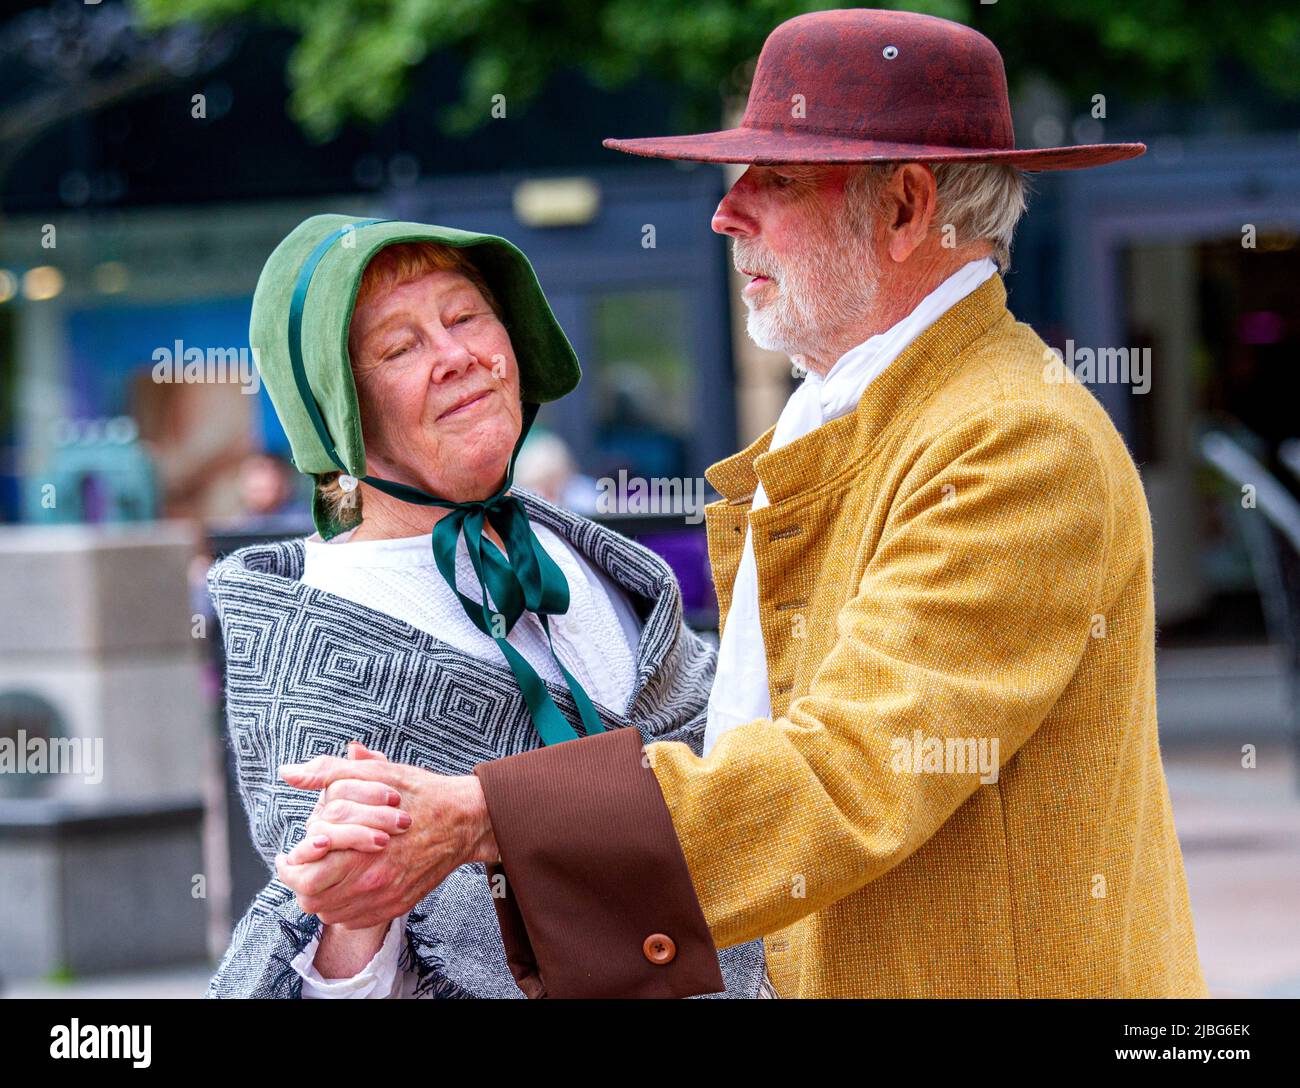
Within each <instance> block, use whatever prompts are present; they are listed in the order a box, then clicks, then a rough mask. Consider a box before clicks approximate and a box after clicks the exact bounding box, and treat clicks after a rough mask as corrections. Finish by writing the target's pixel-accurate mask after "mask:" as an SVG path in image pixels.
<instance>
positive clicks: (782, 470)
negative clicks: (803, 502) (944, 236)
mask: <svg viewBox="0 0 1300 1088" xmlns="http://www.w3.org/2000/svg"><path fill="white" fill-rule="evenodd" d="M1006 303H1007V291H1006V287H1005V285H1004V284H1003V282H1002V277H1001V276H993V277H992V278H991V279H989V280H987V281H985V282H984V283H983V284H981V285H980V286H979V287H977V288H976V289H975V290H974V291H972V292H971V293H970V294H969V295H967V296H966V297H965V298H964V299H962V300H961V301H960V302H958V303H957V304H956V305H955V306H953V307H952V308H951V309H950V310H948V311H947V312H945V313H944V314H943V315H942V316H941V317H939V318H938V320H936V321H935V322H934V324H933V325H931V326H930V327H929V328H928V329H926V330H925V331H924V332H923V333H921V335H920V336H918V337H917V338H916V339H915V340H914V341H913V342H912V343H911V344H910V345H909V346H908V347H907V348H906V350H904V351H903V353H902V354H901V355H899V357H898V358H897V359H895V360H894V362H893V363H891V364H890V365H889V366H888V367H887V368H886V369H885V371H884V373H882V374H880V375H879V376H878V377H877V378H876V379H875V380H874V381H873V382H872V383H871V384H870V385H869V386H867V390H866V392H865V393H863V395H862V399H861V400H860V401H859V402H858V406H857V407H856V408H855V409H854V410H853V411H852V412H850V413H849V414H848V415H845V416H841V417H840V418H839V419H835V420H831V421H830V422H829V423H826V424H823V425H822V426H821V427H818V428H817V430H815V431H812V432H811V433H809V434H806V435H804V436H803V437H802V438H799V439H796V440H795V441H794V442H791V443H790V444H789V445H788V446H783V447H782V448H781V449H779V450H774V451H769V447H770V446H771V444H772V434H773V432H774V431H775V429H776V428H775V426H773V427H769V428H768V429H767V430H766V431H764V432H763V434H762V435H760V436H759V437H758V438H757V439H756V440H755V441H754V442H752V443H751V444H750V445H749V446H747V447H746V448H745V449H743V450H741V451H740V452H739V453H736V454H733V455H732V456H730V457H728V458H726V459H724V460H722V461H719V462H718V463H717V464H715V465H713V466H711V467H710V468H709V469H708V470H706V472H705V476H706V478H707V479H708V481H709V483H711V484H712V485H713V486H714V487H715V488H716V489H717V491H718V493H719V494H720V495H721V496H722V497H723V499H724V500H726V501H727V502H729V503H744V502H747V501H749V500H750V499H752V498H753V495H754V492H755V491H756V490H757V488H758V484H759V481H762V484H763V490H764V491H765V492H766V493H767V496H768V499H769V500H770V501H772V502H773V503H775V502H779V501H781V500H782V499H785V498H789V497H790V496H792V495H794V494H797V493H798V492H799V491H801V490H803V489H805V488H806V487H807V486H808V485H809V483H815V482H821V481H823V480H827V479H830V478H831V477H832V476H837V475H840V474H841V473H844V472H848V471H850V470H851V468H852V467H854V466H856V465H857V463H858V462H859V461H861V460H862V459H863V458H865V457H866V456H867V455H868V454H869V453H870V452H871V448H872V446H873V445H874V444H875V441H876V439H877V438H878V437H879V436H880V433H881V432H882V431H883V430H884V429H885V426H886V425H887V424H888V423H889V422H890V421H891V420H893V419H894V418H895V417H896V416H897V415H899V414H900V412H902V411H904V410H905V409H906V407H907V406H908V405H909V404H915V405H919V404H920V403H921V402H923V401H924V400H925V399H926V397H927V395H928V394H929V393H930V391H931V390H932V389H933V388H934V387H935V385H937V384H938V382H939V381H940V380H941V379H942V378H943V377H944V375H946V374H947V373H948V372H949V369H950V367H951V364H952V362H953V360H954V359H956V357H957V356H958V355H960V354H961V353H962V352H963V351H964V350H965V349H966V348H967V347H969V346H970V344H972V343H973V342H974V341H975V340H976V339H978V338H979V337H980V336H981V335H983V334H984V333H985V332H987V331H988V330H989V329H990V328H992V327H993V325H994V324H996V323H997V322H998V321H1000V320H1002V319H1003V318H1004V317H1008V318H1009V317H1010V314H1009V313H1008V311H1007V305H1006ZM846 450H847V451H853V455H852V456H850V457H848V458H846V457H845V456H844V451H846Z"/></svg>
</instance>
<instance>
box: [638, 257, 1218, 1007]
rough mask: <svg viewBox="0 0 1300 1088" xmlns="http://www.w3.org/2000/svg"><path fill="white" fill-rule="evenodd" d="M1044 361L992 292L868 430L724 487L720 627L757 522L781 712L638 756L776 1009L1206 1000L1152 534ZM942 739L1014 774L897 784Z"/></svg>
mask: <svg viewBox="0 0 1300 1088" xmlns="http://www.w3.org/2000/svg"><path fill="white" fill-rule="evenodd" d="M1048 359H1050V356H1048V355H1047V354H1046V347H1045V345H1044V344H1043V342H1042V340H1040V339H1039V338H1038V336H1036V335H1035V334H1034V332H1033V331H1032V330H1031V329H1030V328H1029V327H1028V326H1026V325H1023V324H1019V323H1017V322H1016V321H1015V320H1014V318H1013V317H1012V315H1011V314H1010V313H1009V312H1008V311H1007V308H1006V291H1005V289H1004V287H1003V284H1002V280H1001V279H1000V278H999V277H994V278H993V279H991V280H989V281H988V282H987V283H985V284H984V285H983V286H982V287H980V288H979V289H978V290H977V291H975V292H974V293H973V294H971V295H970V296H968V297H967V298H966V299H965V300H963V301H962V302H961V303H959V304H958V305H957V306H955V307H954V308H953V309H952V310H950V311H949V312H948V313H947V314H945V315H944V316H943V317H942V318H940V320H939V321H938V322H937V323H936V324H934V325H933V326H931V327H930V329H928V330H927V331H926V332H925V333H924V334H923V335H922V336H921V337H920V338H919V339H917V340H916V341H915V342H914V343H913V344H912V345H911V347H910V348H909V349H908V350H907V351H905V352H904V353H903V354H902V355H901V356H900V357H899V358H898V359H897V360H895V362H894V363H893V364H892V365H891V366H890V367H889V368H888V369H887V370H886V371H885V372H884V373H883V374H882V375H881V376H880V377H878V378H877V379H876V380H875V381H874V382H873V383H872V384H871V385H870V386H869V387H868V389H867V391H866V394H865V395H864V396H863V398H862V400H861V402H860V404H859V405H858V407H857V409H856V410H855V411H854V412H853V413H851V414H850V415H848V416H845V417H843V418H841V419H838V420H836V421H834V422H831V423H829V424H827V425H825V426H823V427H821V428H820V429H818V430H816V431H814V432H813V433H812V434H810V435H807V436H806V437H804V438H802V439H800V440H798V441H796V442H794V443H792V444H791V445H789V446H787V447H785V448H783V449H780V450H777V451H775V452H766V451H767V447H768V445H769V443H770V441H771V432H770V431H769V432H768V433H767V434H765V435H763V437H762V438H760V439H759V440H758V441H757V442H755V443H754V444H753V445H752V446H750V447H749V448H748V449H747V450H745V451H743V452H742V453H740V454H737V455H736V456H734V457H731V458H729V459H727V460H725V461H723V462H721V463H719V464H717V465H715V466H713V468H711V469H710V470H709V473H708V477H709V480H710V481H711V482H712V483H713V485H714V486H715V487H716V488H717V489H718V491H719V492H720V493H721V494H722V495H723V496H724V499H723V501H722V502H719V503H714V504H713V505H711V506H710V507H709V508H708V510H707V518H708V532H709V549H710V556H711V559H712V563H713V573H714V579H715V581H716V583H717V586H718V589H719V597H720V604H721V607H722V610H723V614H724V622H725V613H726V609H727V606H728V604H729V598H730V589H731V586H732V585H733V583H734V580H735V575H736V568H737V566H738V564H739V561H740V555H741V550H742V545H743V542H744V536H745V528H746V525H747V524H748V525H749V526H750V527H751V528H752V530H753V534H754V548H755V556H756V559H757V564H758V584H759V596H760V609H761V620H762V627H763V638H764V641H765V643H766V648H767V658H768V674H769V683H770V687H771V697H772V708H773V714H774V716H775V717H774V720H761V721H755V722H751V723H749V724H747V725H744V726H741V727H740V728H738V729H735V730H733V731H732V732H730V733H728V734H726V735H725V736H724V737H723V738H722V740H721V741H720V742H719V743H718V745H717V746H716V748H715V749H714V751H713V753H712V754H711V756H710V757H709V758H707V759H701V758H698V757H696V756H695V755H693V754H692V753H691V752H690V750H689V749H688V748H687V747H686V746H685V745H682V744H655V745H651V746H650V747H649V748H648V749H647V752H648V754H649V756H650V759H651V764H652V766H653V769H654V773H655V777H656V779H657V780H658V783H659V786H660V788H661V789H662V791H663V795H664V799H665V801H666V802H667V805H668V809H669V812H670V813H671V816H672V823H673V827H674V829H675V831H676V832H677V836H678V839H679V840H680V842H681V846H682V850H683V852H684V854H685V857H686V862H687V865H688V867H689V869H690V873H691V878H692V881H693V883H694V885H695V891H696V894H697V895H698V897H699V901H700V905H701V906H702V908H703V910H704V915H705V918H706V920H707V922H708V924H709V928H710V931H711V933H712V935H713V937H714V939H715V941H716V943H717V945H718V946H719V947H725V946H727V945H731V944H736V943H738V942H741V941H746V940H750V939H752V938H755V937H758V936H766V942H765V943H766V949H767V954H768V960H769V968H768V970H769V974H770V977H771V979H772V981H773V983H774V984H775V987H776V989H777V991H778V992H779V993H780V994H781V996H783V997H895V996H913V997H966V996H969V997H1055V996H1062V997H1064V996H1069V997H1163V996H1202V995H1204V994H1205V992H1206V991H1205V984H1204V981H1203V979H1202V976H1201V970H1200V965H1199V962H1198V960H1197V954H1196V940H1195V936H1194V934H1193V930H1192V919H1191V913H1190V910H1189V907H1188V900H1187V888H1186V882H1185V878H1184V875H1183V863H1182V856H1181V853H1180V851H1179V847H1178V840H1177V837H1176V836H1175V832H1174V821H1173V815H1172V812H1171V810H1170V804H1169V794H1168V789H1167V787H1166V784H1165V776H1164V771H1163V769H1162V767H1161V763H1160V750H1159V745H1158V741H1157V736H1156V699H1155V662H1154V618H1153V600H1152V581H1151V555H1152V550H1151V522H1150V515H1149V513H1148V510H1147V504H1146V499H1145V497H1144V495H1143V491H1142V485H1141V481H1140V480H1139V477H1138V474H1137V471H1136V469H1135V467H1134V465H1133V462H1132V460H1131V459H1130V457H1129V455H1128V453H1127V451H1126V449H1125V447H1124V444H1123V441H1122V440H1121V438H1120V436H1119V434H1118V433H1117V432H1116V431H1115V428H1114V427H1113V426H1112V424H1111V421H1110V419H1109V417H1108V416H1107V415H1106V413H1105V411H1104V410H1103V409H1102V408H1101V406H1100V405H1099V404H1098V402H1097V401H1096V399H1095V398H1094V397H1093V396H1092V395H1091V394H1090V393H1089V392H1088V391H1087V390H1086V389H1085V388H1083V387H1082V386H1080V385H1078V384H1075V383H1073V382H1070V383H1068V384H1067V383H1063V382H1059V381H1058V382H1054V381H1050V380H1048V377H1050V376H1052V370H1051V368H1048V367H1047V365H1046V364H1047V361H1048ZM1056 373H1057V374H1059V371H1057V372H1056ZM759 480H761V481H762V483H763V486H764V489H765V491H766V493H767V495H768V496H769V498H770V500H771V505H770V506H769V507H767V508H766V509H763V510H760V511H758V512H756V513H754V514H753V515H752V516H751V515H750V511H749V504H750V502H751V500H752V496H753V493H754V489H755V485H756V483H757V481H759ZM929 738H937V740H933V741H930V740H929ZM950 738H951V739H954V740H955V741H960V744H957V745H954V746H952V747H951V751H952V752H953V753H954V757H955V753H956V750H957V748H958V747H962V748H965V749H966V750H967V751H969V750H972V749H971V748H970V746H971V745H973V744H975V743H977V742H978V741H979V740H980V739H982V740H983V741H984V742H985V743H986V745H987V744H988V743H989V742H991V741H992V740H993V739H995V738H996V740H997V742H998V746H999V759H998V762H999V763H1000V769H999V773H998V776H997V780H996V782H990V783H981V781H980V774H979V772H978V771H974V772H973V773H953V770H954V764H952V763H951V762H950V763H949V764H948V765H947V772H948V773H944V771H943V769H942V768H941V767H940V765H939V764H936V763H933V762H932V761H930V760H927V763H926V765H927V766H929V767H931V770H930V771H926V770H924V769H922V770H921V771H920V772H919V773H917V771H916V770H915V767H916V766H917V765H918V764H915V763H910V762H908V761H907V760H904V761H903V764H902V766H901V768H900V766H899V760H898V759H897V758H896V756H897V754H898V753H899V752H900V751H901V750H902V749H901V748H900V739H906V740H907V741H909V742H911V743H915V742H917V741H920V742H921V745H920V746H921V747H922V748H923V749H924V750H926V751H928V752H931V753H933V752H935V751H937V750H939V749H938V748H936V747H935V746H936V745H941V746H942V748H943V750H945V751H946V750H948V749H949V747H950V746H948V745H947V741H948V740H949V739H950ZM927 741H929V746H928V747H926V742H927ZM986 751H991V748H987V747H986ZM988 777H991V776H988Z"/></svg>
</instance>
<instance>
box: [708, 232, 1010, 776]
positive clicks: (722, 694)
mask: <svg viewBox="0 0 1300 1088" xmlns="http://www.w3.org/2000/svg"><path fill="white" fill-rule="evenodd" d="M996 272H997V266H996V265H995V264H994V263H993V261H991V260H990V259H989V258H987V257H984V258H981V259H979V260H974V261H969V262H967V263H966V264H964V265H962V267H961V268H959V269H958V270H957V271H956V272H954V273H953V274H952V275H951V276H949V277H948V278H947V279H946V280H944V281H943V283H941V284H939V286H938V287H936V288H935V289H934V290H933V291H931V292H930V293H929V294H928V295H926V296H925V298H923V299H922V300H921V301H920V302H919V303H918V304H917V306H916V308H915V309H914V310H912V312H911V313H910V314H908V315H907V316H906V317H905V318H903V319H902V320H901V321H899V322H898V323H897V324H896V325H893V326H892V327H891V328H888V329H886V330H885V331H884V332H882V333H878V334H877V335H875V336H873V337H871V338H870V339H868V340H864V341H863V342H862V343H861V344H859V345H858V346H857V347H854V348H850V349H849V350H848V351H846V352H845V353H844V354H843V355H841V356H840V357H839V359H838V360H837V361H836V363H835V365H834V366H833V367H831V368H830V370H829V371H828V372H827V373H826V376H825V377H824V378H823V377H822V376H821V375H819V374H815V373H813V372H812V371H809V372H808V374H807V375H806V376H805V377H804V380H803V382H802V383H801V384H800V385H799V387H798V388H797V389H796V390H795V391H794V392H793V393H792V394H791V395H790V399H789V401H788V402H786V406H785V408H784V409H782V411H781V416H780V418H779V419H778V420H777V422H776V430H775V431H774V432H773V434H772V443H771V445H770V446H769V447H768V448H769V450H778V449H780V448H781V447H782V446H787V445H789V444H790V443H791V442H794V441H796V440H797V439H800V438H802V437H804V436H805V435H807V434H809V433H811V432H812V431H815V430H816V429H817V428H818V427H820V426H822V424H824V423H829V422H830V421H831V420H833V419H838V418H839V417H840V416H844V415H847V414H848V413H849V412H851V411H852V410H853V409H854V408H855V407H856V406H857V403H858V401H859V400H861V399H862V394H863V393H864V392H865V391H866V389H867V386H868V385H870V384H871V382H872V381H874V380H875V379H876V378H877V377H878V376H879V375H880V374H882V373H884V371H885V368H886V367H888V366H889V364H890V363H892V362H893V361H894V360H895V359H897V358H898V357H899V355H901V354H902V353H903V351H904V349H906V348H907V347H908V345H909V344H911V343H912V341H913V340H915V339H916V338H917V337H918V336H920V335H921V333H923V332H924V331H925V330H926V329H928V328H929V327H930V326H931V325H933V324H934V323H935V321H937V320H938V319H939V318H940V317H941V316H942V315H943V314H944V313H946V312H947V311H948V310H950V309H951V308H952V307H953V306H955V305H956V304H957V303H958V302H960V301H961V300H962V299H964V298H965V297H966V296H967V295H969V294H970V293H971V292H972V291H974V290H975V288H977V287H979V286H980V284H982V283H983V282H984V281H985V280H987V279H989V278H990V277H991V276H993V275H994V273H996ZM767 505H768V500H767V495H766V494H765V493H764V491H763V485H762V484H761V483H760V484H759V485H758V488H757V490H756V491H755V492H754V502H753V505H752V507H751V510H761V509H763V507H765V506H767ZM767 681H768V677H767V652H766V649H765V647H764V645H763V628H762V626H761V625H760V623H759V615H758V567H757V565H756V564H755V561H754V537H753V533H752V532H751V531H746V533H745V549H744V551H743V552H742V553H741V557H740V566H739V567H738V568H737V570H736V582H735V586H734V588H733V590H732V596H731V608H730V610H729V611H728V612H727V625H726V628H725V630H724V631H723V634H722V641H721V643H720V644H719V646H718V671H717V674H716V675H715V677H714V680H713V690H712V691H711V692H710V693H709V713H708V721H707V723H706V725H705V729H704V754H705V755H706V756H707V755H708V754H709V752H710V751H711V750H712V748H713V746H714V745H715V744H716V743H717V742H718V738H719V737H721V736H722V735H723V734H724V733H726V732H728V731H730V730H732V729H735V728H736V726H738V725H744V724H745V723H746V722H752V721H754V720H755V719H758V718H770V717H771V716H772V701H771V697H770V695H769V693H768V686H767Z"/></svg>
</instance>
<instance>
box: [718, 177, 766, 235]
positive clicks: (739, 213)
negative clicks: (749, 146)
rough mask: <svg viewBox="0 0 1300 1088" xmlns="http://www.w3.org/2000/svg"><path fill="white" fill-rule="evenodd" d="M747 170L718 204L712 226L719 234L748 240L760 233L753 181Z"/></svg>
mask: <svg viewBox="0 0 1300 1088" xmlns="http://www.w3.org/2000/svg"><path fill="white" fill-rule="evenodd" d="M751 172H752V171H751V170H746V171H745V172H744V173H743V174H742V175H741V176H740V177H739V178H737V179H736V183H735V184H734V185H733V186H732V187H731V188H730V189H729V190H728V191H727V195H726V196H724V197H723V198H722V200H721V201H719V203H718V210H717V211H715V212H714V213H713V221H712V223H711V224H710V225H711V226H712V227H713V229H714V230H715V231H717V233H718V234H726V235H730V236H731V237H732V238H748V237H751V236H753V235H755V234H757V233H758V223H757V222H756V221H755V219H754V215H753V209H752V196H753V181H752V179H751V178H750V174H751Z"/></svg>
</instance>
